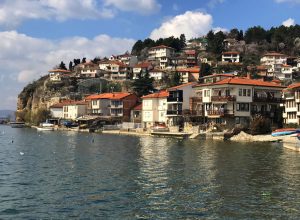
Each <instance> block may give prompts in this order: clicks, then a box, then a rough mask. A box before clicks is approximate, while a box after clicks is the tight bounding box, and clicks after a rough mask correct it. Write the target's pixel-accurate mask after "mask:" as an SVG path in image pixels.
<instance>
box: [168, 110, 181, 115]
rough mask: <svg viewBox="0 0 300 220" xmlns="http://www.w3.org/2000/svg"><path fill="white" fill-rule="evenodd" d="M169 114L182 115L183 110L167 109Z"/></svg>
mask: <svg viewBox="0 0 300 220" xmlns="http://www.w3.org/2000/svg"><path fill="white" fill-rule="evenodd" d="M167 115H182V110H167Z"/></svg>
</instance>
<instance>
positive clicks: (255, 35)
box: [245, 26, 267, 44]
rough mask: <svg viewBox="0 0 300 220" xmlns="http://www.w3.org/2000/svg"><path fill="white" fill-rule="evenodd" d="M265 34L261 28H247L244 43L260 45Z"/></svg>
mask: <svg viewBox="0 0 300 220" xmlns="http://www.w3.org/2000/svg"><path fill="white" fill-rule="evenodd" d="M266 38H267V32H266V30H265V29H263V28H262V27H261V26H254V27H251V28H249V29H248V30H247V31H246V33H245V40H246V43H248V44H249V43H262V42H263V40H266Z"/></svg>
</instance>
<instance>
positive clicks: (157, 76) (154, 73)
mask: <svg viewBox="0 0 300 220" xmlns="http://www.w3.org/2000/svg"><path fill="white" fill-rule="evenodd" d="M166 75H167V73H166V72H165V71H164V70H162V69H153V70H150V71H149V76H150V78H153V79H154V80H156V81H158V80H161V79H163V78H164V77H165V76H166Z"/></svg>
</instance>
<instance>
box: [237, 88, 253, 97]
mask: <svg viewBox="0 0 300 220" xmlns="http://www.w3.org/2000/svg"><path fill="white" fill-rule="evenodd" d="M239 96H251V89H239Z"/></svg>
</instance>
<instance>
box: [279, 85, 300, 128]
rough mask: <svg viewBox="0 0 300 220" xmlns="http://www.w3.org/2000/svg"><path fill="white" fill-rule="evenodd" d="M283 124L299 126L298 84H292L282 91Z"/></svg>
mask: <svg viewBox="0 0 300 220" xmlns="http://www.w3.org/2000/svg"><path fill="white" fill-rule="evenodd" d="M283 108H284V109H283V114H282V116H283V121H284V124H297V125H300V83H293V84H291V85H289V86H288V87H287V88H286V89H284V90H283Z"/></svg>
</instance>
